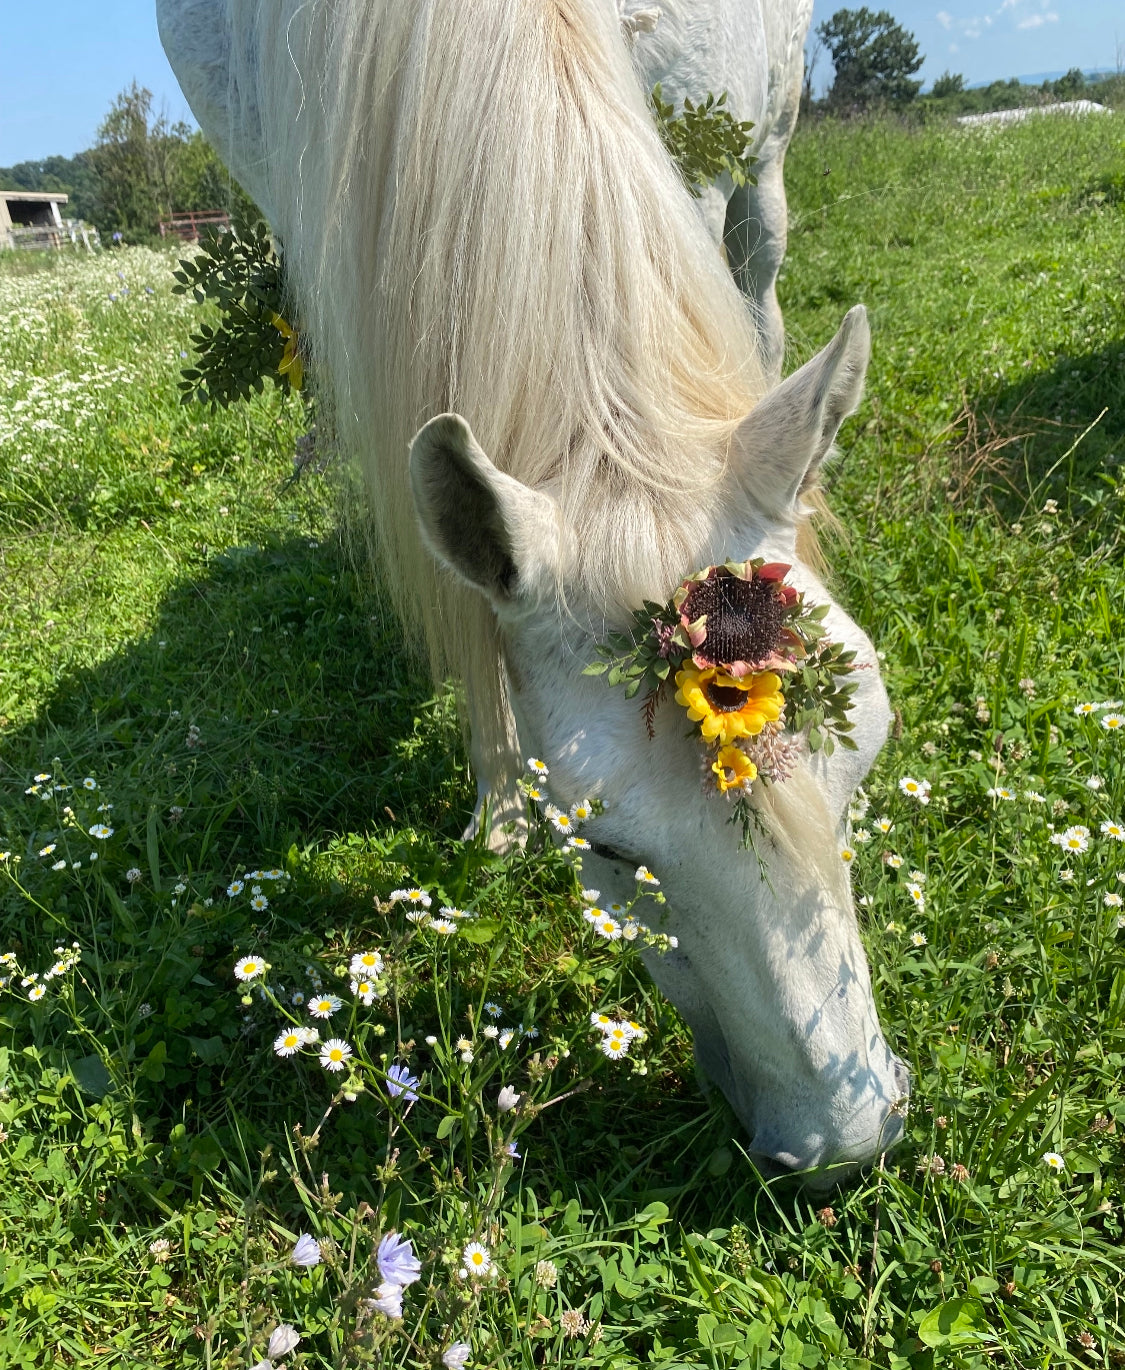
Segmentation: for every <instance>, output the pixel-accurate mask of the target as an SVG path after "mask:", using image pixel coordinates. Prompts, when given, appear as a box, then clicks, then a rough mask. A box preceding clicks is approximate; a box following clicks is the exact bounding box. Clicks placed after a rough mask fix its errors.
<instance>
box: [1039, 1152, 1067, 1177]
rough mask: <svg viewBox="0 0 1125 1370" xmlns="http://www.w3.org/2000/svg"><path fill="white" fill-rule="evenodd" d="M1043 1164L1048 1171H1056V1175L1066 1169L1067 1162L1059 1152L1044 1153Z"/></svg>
mask: <svg viewBox="0 0 1125 1370" xmlns="http://www.w3.org/2000/svg"><path fill="white" fill-rule="evenodd" d="M1043 1164H1044V1165H1045V1166H1046V1167H1047V1169H1048V1170H1053V1171H1055V1172H1056V1174H1057V1173H1058V1172H1059V1171H1060V1170H1065V1169H1066V1161H1064V1160H1063V1158H1062V1157H1061V1156H1060V1155H1059V1153H1058V1152H1057V1151H1044V1153H1043Z"/></svg>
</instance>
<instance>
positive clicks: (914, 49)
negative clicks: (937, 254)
mask: <svg viewBox="0 0 1125 1370" xmlns="http://www.w3.org/2000/svg"><path fill="white" fill-rule="evenodd" d="M822 53H824V54H827V56H828V57H829V58H830V59H831V61H832V66H833V68H834V77H833V81H832V85H831V86H830V87H829V89H828V92H827V94H826V95H825V97H824V98H823V99H822V100H814V99H813V95H812V88H813V77H814V74H815V71H816V65H817V60H818V58H819V57H820V55H821V54H822ZM924 61H925V57H924V55H923V54H922V53H920V52H919V50H918V43H917V40H916V39H915V37H914V35H913V34H912V33H910V32H909V31H908V30H907V29H905V28H903V26H902V25H901V24H899V23H898V22H896V20H895V18H894V16H893V15H892V14H891V13H890V11H888V10H870V9H867V8H866V7H864V8H862V9H840V10H837V11H836V12H835V14H833V15H832V16H831V18H829V19H826V20H825V21H824V22H823V23H821V24H818V25H817V27H816V29H815V31H814V37H813V43H812V46H811V47H810V49H809V50H808V52H807V53H806V60H805V89H804V98H803V101H802V104H803V106H804V108H805V110H806V111H809V110H814V109H815V110H818V111H820V112H822V113H826V114H835V115H843V116H846V115H850V114H858V113H862V112H864V111H866V110H870V109H878V108H890V109H897V110H903V109H905V108H907V107H911V106H912V107H914V108H916V109H919V110H920V112H924V111H930V112H933V113H944V114H975V113H984V112H986V111H989V110H995V109H1014V108H1016V107H1017V106H1020V105H1034V104H1043V103H1046V102H1047V101H1052V100H1074V99H1078V98H1082V97H1088V98H1090V99H1094V100H1101V101H1104V102H1106V103H1110V104H1119V103H1121V102H1122V100H1123V99H1125V80H1123V78H1122V77H1121V76H1120V75H1117V76H1110V77H1107V78H1102V79H1099V80H1091V79H1089V78H1087V77H1086V76H1085V74H1084V73H1083V72H1082V71H1080V70H1079V69H1078V68H1077V67H1074V68H1072V69H1071V70H1070V71H1068V72H1067V73H1066V74H1065V75H1064V76H1062V77H1060V78H1059V79H1058V80H1056V81H1044V82H1043V83H1042V85H1024V84H1022V83H1021V82H1020V81H1018V80H1016V79H1012V80H1009V81H993V82H992V83H991V84H990V85H987V86H979V87H975V88H973V89H971V90H970V89H966V87H965V80H964V77H963V76H960V75H958V74H955V73H953V72H949V71H946V72H945V73H943V74H942V75H941V76H939V77H938V78H937V80H936V81H935V82H934V83H933V86H932V88H931V89H930V90H929V91H928V92H927V93H926V94H925V95H921V94H920V92H921V89H922V82H921V81H920V80H917V79H915V73H916V72H917V71H919V70H920V68H921V66H922V63H923V62H924Z"/></svg>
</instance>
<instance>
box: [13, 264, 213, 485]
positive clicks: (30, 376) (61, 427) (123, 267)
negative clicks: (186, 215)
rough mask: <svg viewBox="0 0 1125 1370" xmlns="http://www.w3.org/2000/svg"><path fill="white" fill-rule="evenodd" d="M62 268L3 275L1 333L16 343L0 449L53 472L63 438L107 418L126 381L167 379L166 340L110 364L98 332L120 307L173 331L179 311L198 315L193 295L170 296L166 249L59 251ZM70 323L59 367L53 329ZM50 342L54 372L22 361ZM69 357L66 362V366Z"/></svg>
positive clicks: (170, 354) (170, 353) (170, 356)
mask: <svg viewBox="0 0 1125 1370" xmlns="http://www.w3.org/2000/svg"><path fill="white" fill-rule="evenodd" d="M56 256H57V258H58V261H57V269H55V270H52V271H50V272H35V273H32V274H30V275H27V276H23V275H7V274H6V275H4V276H3V277H2V278H0V332H2V333H3V336H4V337H5V338H6V339H7V340H8V342H9V344H11V346H10V348H9V353H10V355H11V357H12V358H13V360H12V361H11V362H10V363H9V364H8V365H6V366H5V367H4V369H3V372H2V373H0V451H8V452H14V453H15V454H16V455H17V459H18V460H19V461H20V462H21V463H22V464H23V465H25V466H30V467H31V468H32V469H33V470H34V469H36V468H39V469H54V468H57V466H58V465H59V457H58V454H59V453H60V452H64V451H66V449H67V444H66V443H65V441H61V439H62V438H63V437H64V436H77V435H78V434H80V433H82V432H84V431H87V430H90V429H92V428H94V427H96V426H97V425H99V424H102V425H104V424H108V423H109V422H110V420H111V418H112V416H113V414H114V413H115V412H116V411H117V408H118V405H119V404H120V400H121V395H122V393H123V391H126V390H127V389H128V388H129V387H133V386H137V387H140V386H144V385H146V384H148V383H149V382H151V381H152V380H156V379H159V380H160V381H161V382H164V383H166V381H167V376H168V370H169V368H170V367H171V366H172V365H173V364H174V362H175V361H176V358H177V355H178V353H177V351H174V350H173V348H172V346H171V345H169V347H168V350H167V351H166V352H165V353H163V355H161V353H160V350H159V349H156V350H152V349H144V348H139V349H134V350H135V351H136V360H135V361H134V362H132V363H131V365H130V366H129V367H125V366H121V365H106V364H105V361H104V358H103V355H102V353H103V349H102V348H100V347H99V346H98V345H97V344H98V337H97V333H98V332H99V331H104V329H105V327H106V325H107V323H108V324H109V326H110V327H111V328H112V327H113V326H114V325H113V323H112V321H111V319H110V318H108V317H107V316H112V314H113V313H114V312H115V311H119V310H127V311H128V313H129V316H130V320H131V324H132V325H136V324H137V323H139V324H141V326H143V325H144V324H145V323H146V322H148V323H151V325H152V328H153V330H154V331H156V330H157V329H159V331H160V332H161V333H162V334H169V335H170V332H171V330H170V327H169V325H170V324H171V323H172V322H173V320H174V319H175V318H177V317H182V318H184V319H185V320H189V319H191V318H192V315H193V312H194V306H193V304H192V302H191V301H189V300H184V301H182V302H181V301H178V300H175V299H173V297H172V296H171V295H170V293H169V290H168V265H167V259H166V258H165V257H164V255H163V254H162V253H159V252H152V251H149V250H148V249H146V248H133V249H131V250H130V252H129V255H128V258H127V259H125V258H122V257H121V256H120V255H119V254H116V253H115V254H110V253H101V254H99V255H97V256H88V255H86V254H83V255H82V256H81V257H78V256H68V255H67V254H56ZM59 317H65V318H66V319H67V321H68V332H69V333H70V338H71V341H70V345H69V348H68V351H69V357H68V358H66V359H62V360H61V364H59V360H60V359H59V350H58V347H57V338H56V335H55V332H54V330H55V329H56V328H57V320H58V318H59ZM44 349H49V351H50V354H51V355H52V356H53V357H55V358H56V367H55V368H54V370H53V372H52V374H51V375H50V376H42V375H39V374H38V373H37V372H36V371H35V370H34V369H31V368H24V367H21V366H20V365H19V364H18V361H16V360H15V358H18V357H19V356H20V355H21V354H22V355H24V356H27V357H38V356H39V355H42V353H43V350H44ZM68 363H69V365H68Z"/></svg>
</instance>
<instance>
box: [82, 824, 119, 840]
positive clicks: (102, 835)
mask: <svg viewBox="0 0 1125 1370" xmlns="http://www.w3.org/2000/svg"><path fill="white" fill-rule="evenodd" d="M88 831H89V833H90V836H91V837H97V838H99V839H101V840H102V841H103V842H104V841H105V839H106V838H107V837H112V836H113V831H114V830H113V829H112V828H110V827H107V826H106V824H104V823H95V824H94V826H93V827H92V828H90V829H88Z"/></svg>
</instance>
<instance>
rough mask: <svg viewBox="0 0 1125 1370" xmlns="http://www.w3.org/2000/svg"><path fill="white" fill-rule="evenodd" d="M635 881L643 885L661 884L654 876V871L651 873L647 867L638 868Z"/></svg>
mask: <svg viewBox="0 0 1125 1370" xmlns="http://www.w3.org/2000/svg"><path fill="white" fill-rule="evenodd" d="M634 879H635V880H637V881H638V882H639V883H640V884H642V885H653V886H656V885H659V884H660V881H659V880H657V878H656V876H655V875H653V873H652V871H650V870H649V868H648V867H647V866H638V867H637V873H636V875H635V876H634Z"/></svg>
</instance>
